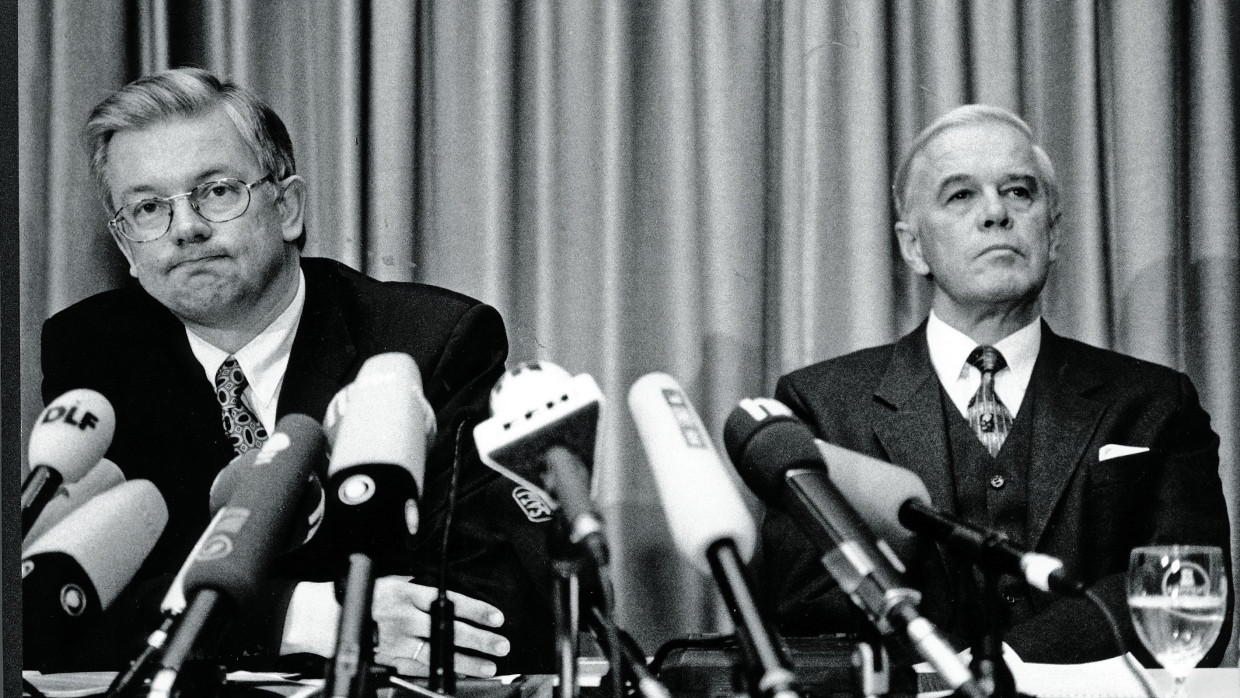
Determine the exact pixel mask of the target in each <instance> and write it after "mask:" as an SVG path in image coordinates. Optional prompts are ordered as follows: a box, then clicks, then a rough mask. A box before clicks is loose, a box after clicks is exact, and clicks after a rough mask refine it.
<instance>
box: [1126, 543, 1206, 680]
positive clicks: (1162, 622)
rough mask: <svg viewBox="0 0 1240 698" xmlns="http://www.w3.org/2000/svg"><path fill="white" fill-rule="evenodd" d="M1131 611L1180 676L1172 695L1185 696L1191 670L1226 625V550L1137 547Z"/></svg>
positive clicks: (1150, 645) (1151, 645)
mask: <svg viewBox="0 0 1240 698" xmlns="http://www.w3.org/2000/svg"><path fill="white" fill-rule="evenodd" d="M1128 610H1129V611H1130V612H1131V614H1132V624H1133V626H1135V627H1136V629H1137V636H1138V637H1140V638H1141V642H1142V643H1143V644H1144V645H1145V647H1146V649H1148V650H1149V651H1150V652H1151V653H1153V655H1154V658H1155V659H1157V660H1158V663H1159V664H1161V665H1162V666H1163V668H1164V669H1166V670H1167V673H1169V674H1171V676H1172V677H1173V678H1174V679H1175V688H1174V689H1173V690H1172V692H1171V696H1172V698H1185V696H1187V691H1186V689H1185V687H1184V683H1185V680H1186V679H1188V673H1189V671H1190V670H1192V668H1193V667H1195V666H1197V663H1198V662H1200V661H1201V658H1202V657H1204V656H1205V654H1206V652H1207V651H1209V649H1210V647H1211V646H1213V645H1214V641H1215V639H1217V638H1218V634H1219V630H1220V629H1221V628H1222V627H1223V616H1224V614H1225V613H1226V610H1227V577H1226V575H1225V574H1224V567H1223V551H1222V550H1220V549H1219V548H1217V547H1215V546H1206V545H1155V546H1147V547H1141V548H1134V549H1133V551H1132V554H1131V555H1130V556H1129V558H1128Z"/></svg>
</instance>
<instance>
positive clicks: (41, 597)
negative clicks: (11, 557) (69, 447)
mask: <svg viewBox="0 0 1240 698" xmlns="http://www.w3.org/2000/svg"><path fill="white" fill-rule="evenodd" d="M167 523H168V508H167V506H166V505H165V504H164V499H163V497H161V496H160V494H159V490H157V489H156V488H155V485H153V484H151V482H150V481H148V480H132V481H130V482H126V483H123V484H120V485H117V486H116V487H113V488H112V489H110V490H108V491H106V492H103V493H101V494H99V495H98V496H96V497H94V498H93V499H91V500H90V501H89V502H86V503H84V504H82V505H81V506H80V507H78V508H77V509H76V510H75V511H73V512H72V513H70V514H69V515H67V516H65V518H64V519H62V520H61V521H60V522H59V523H57V524H56V525H55V526H52V528H51V529H50V530H48V532H47V533H45V534H44V535H42V536H40V537H39V538H38V539H37V540H35V541H34V542H33V543H32V544H31V545H30V546H29V547H28V548H26V550H25V552H24V553H23V556H22V567H21V569H22V599H23V601H22V620H23V623H24V627H25V628H26V631H25V633H24V648H25V661H26V665H27V666H28V667H35V666H41V665H43V664H44V663H45V662H47V661H51V660H53V659H54V658H55V657H56V656H57V654H58V653H60V652H63V650H64V648H65V646H66V645H67V644H68V643H70V642H72V641H73V640H75V639H76V638H77V637H78V635H79V634H80V632H81V630H82V629H83V628H84V627H85V626H86V624H87V623H90V622H92V621H93V620H94V619H96V618H98V616H99V614H101V613H102V612H103V611H105V610H107V608H108V607H109V606H110V605H111V604H112V602H113V601H114V600H115V599H116V597H117V596H119V595H120V593H121V591H122V590H123V589H124V588H125V586H126V585H127V584H129V582H130V580H131V579H133V576H134V575H135V574H136V573H137V571H138V568H139V567H141V566H142V563H143V562H144V561H145V560H146V556H147V555H149V554H150V552H151V549H152V548H153V547H155V542H156V541H157V540H159V536H160V534H162V533H163V530H164V526H165V525H167Z"/></svg>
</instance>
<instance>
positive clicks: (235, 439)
mask: <svg viewBox="0 0 1240 698" xmlns="http://www.w3.org/2000/svg"><path fill="white" fill-rule="evenodd" d="M249 384H250V381H249V380H248V379H247V378H246V377H245V373H243V372H242V371H241V364H239V363H237V357H235V356H229V357H228V358H227V359H224V363H222V364H220V370H218V371H216V372H215V399H217V400H219V401H220V414H221V417H222V418H223V420H224V433H225V434H227V435H228V440H229V441H230V442H232V447H233V451H234V452H235V453H236V455H238V456H239V455H241V454H242V453H245V452H246V451H248V450H250V449H251V448H258V447H259V446H262V445H263V442H264V441H266V440H267V430H266V429H265V428H264V427H263V423H262V422H261V421H259V419H258V415H256V414H254V410H251V409H250V407H249V405H247V404H245V401H244V400H242V399H241V395H242V393H244V392H245V387H246V386H247V385H249Z"/></svg>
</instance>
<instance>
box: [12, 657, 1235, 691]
mask: <svg viewBox="0 0 1240 698" xmlns="http://www.w3.org/2000/svg"><path fill="white" fill-rule="evenodd" d="M1051 666H1054V668H1053V669H1049V670H1048V671H1050V672H1051V673H1055V674H1056V675H1057V676H1059V675H1064V667H1062V666H1057V665H1026V667H1030V668H1033V669H1034V670H1035V671H1036V670H1037V668H1038V667H1051ZM1083 666H1086V667H1087V666H1088V665H1083ZM1082 671H1085V672H1089V671H1091V670H1090V669H1088V668H1086V669H1082ZM1069 673H1070V672H1069ZM23 676H24V678H26V679H27V680H28V681H30V682H31V684H33V685H34V686H35V687H36V688H37V689H39V690H40V691H41V692H43V694H44V695H46V696H47V698H88V697H89V696H96V695H102V694H103V691H104V690H105V689H106V688H107V686H108V684H109V682H110V681H111V680H112V676H113V674H111V673H110V672H87V673H80V674H49V675H42V674H38V673H35V672H26V673H24V674H23ZM1149 676H1150V679H1151V681H1152V684H1153V686H1154V688H1155V689H1156V691H1157V693H1158V695H1159V696H1166V695H1168V694H1169V693H1170V691H1171V685H1172V679H1171V677H1170V676H1169V675H1168V674H1167V672H1166V671H1163V670H1161V669H1153V670H1150V671H1149ZM1052 678H1053V677H1052ZM583 683H588V681H587V682H583ZM1071 683H1072V682H1071V681H1069V682H1067V683H1066V684H1065V685H1063V686H1062V687H1061V690H1056V689H1053V688H1052V689H1050V690H1047V691H1045V692H1039V693H1036V694H1034V695H1037V696H1040V697H1041V698H1111V697H1112V696H1114V697H1116V698H1128V697H1129V696H1132V697H1133V698H1145V696H1144V694H1143V693H1131V692H1115V693H1095V692H1090V693H1082V692H1075V691H1076V690H1077V689H1076V688H1074V687H1073V686H1071V685H1068V684H1071ZM1094 683H1096V682H1091V685H1093V684H1094ZM229 684H230V689H229V690H228V691H227V692H226V693H225V694H224V695H225V698H227V696H229V695H238V696H241V695H245V696H264V695H270V696H285V697H294V698H312V697H313V696H320V695H322V690H321V686H322V681H298V680H295V679H292V678H288V677H285V676H281V675H276V674H254V673H248V672H237V673H234V674H230V675H229ZM554 689H555V677H553V676H549V675H537V676H518V677H503V678H502V679H496V680H491V681H485V682H484V681H479V680H471V681H462V682H461V684H460V686H459V688H458V691H457V694H458V698H500V697H501V696H508V697H510V698H553V696H554ZM422 690H423V691H425V689H422ZM591 694H593V695H594V696H596V697H597V696H599V692H598V691H597V689H593V688H590V687H586V688H583V696H589V695H591ZM26 695H30V694H26ZM380 695H381V696H382V695H383V693H381V694H380ZM402 695H404V696H409V695H414V696H417V695H419V694H418V693H404V694H402ZM429 695H434V694H429ZM943 695H946V692H943V691H931V692H926V693H919V694H917V696H918V698H930V697H932V696H943ZM1188 695H1189V698H1238V697H1240V668H1236V667H1227V668H1218V669H1195V670H1194V671H1193V673H1192V674H1191V675H1190V676H1189V679H1188ZM698 698H701V697H700V696H699V697H698Z"/></svg>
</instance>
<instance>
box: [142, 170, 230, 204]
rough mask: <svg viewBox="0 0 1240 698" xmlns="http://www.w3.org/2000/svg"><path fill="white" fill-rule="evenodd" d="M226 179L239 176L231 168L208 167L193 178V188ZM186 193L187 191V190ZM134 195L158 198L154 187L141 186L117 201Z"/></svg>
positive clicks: (143, 197)
mask: <svg viewBox="0 0 1240 698" xmlns="http://www.w3.org/2000/svg"><path fill="white" fill-rule="evenodd" d="M226 177H230V178H233V179H239V178H240V177H241V175H240V174H239V173H237V172H236V171H234V170H232V169H231V168H227V167H225V166H223V165H216V166H213V167H208V168H207V169H205V170H200V171H199V172H198V174H196V175H195V176H194V181H196V182H198V184H195V185H194V187H196V186H198V185H199V184H203V183H205V182H211V181H214V180H217V179H224V178H226ZM190 189H193V187H190ZM186 191H189V190H188V189H187V190H186ZM176 193H181V192H174V194H176ZM134 195H138V196H142V199H140V200H144V199H151V198H155V197H157V196H159V195H158V194H155V188H154V187H151V186H149V185H146V184H142V185H138V186H136V187H130V188H128V189H126V190H124V191H122V192H121V193H120V197H119V199H120V200H121V201H124V200H125V199H127V198H129V197H131V196H134ZM168 196H171V194H169V195H168Z"/></svg>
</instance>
